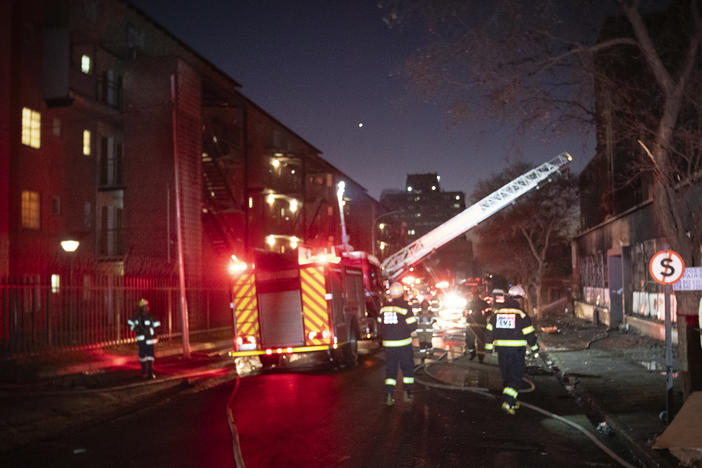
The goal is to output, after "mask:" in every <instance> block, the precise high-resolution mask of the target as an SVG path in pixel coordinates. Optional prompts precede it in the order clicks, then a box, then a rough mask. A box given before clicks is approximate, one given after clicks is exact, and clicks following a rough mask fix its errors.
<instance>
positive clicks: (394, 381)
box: [385, 379, 397, 385]
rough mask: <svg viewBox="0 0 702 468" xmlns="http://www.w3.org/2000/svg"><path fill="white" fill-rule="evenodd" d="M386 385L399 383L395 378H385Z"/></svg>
mask: <svg viewBox="0 0 702 468" xmlns="http://www.w3.org/2000/svg"><path fill="white" fill-rule="evenodd" d="M385 385H397V380H395V379H385Z"/></svg>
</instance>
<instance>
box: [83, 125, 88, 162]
mask: <svg viewBox="0 0 702 468" xmlns="http://www.w3.org/2000/svg"><path fill="white" fill-rule="evenodd" d="M83 154H84V155H85V156H90V130H83Z"/></svg>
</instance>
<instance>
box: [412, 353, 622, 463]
mask: <svg viewBox="0 0 702 468" xmlns="http://www.w3.org/2000/svg"><path fill="white" fill-rule="evenodd" d="M447 356H448V351H446V352H444V354H443V355H442V356H440V357H439V358H438V359H437V360H436V361H435V362H432V363H429V364H424V363H422V364H420V365H418V366H416V367H415V372H416V371H418V370H420V369H424V372H425V373H426V375H428V376H429V377H431V378H432V379H434V380H435V381H436V382H432V381H429V380H425V379H422V378H421V377H420V378H416V377H415V382H416V383H418V384H420V385H424V386H425V387H430V388H438V389H442V390H453V391H456V390H458V391H463V392H471V393H474V394H477V395H480V396H482V397H485V398H490V399H492V400H495V399H496V397H495V395H493V394H492V393H489V392H490V390H489V389H487V388H484V387H465V386H458V385H452V384H450V383H448V382H445V381H443V380H441V379H440V378H439V377H438V376H437V375H436V374H433V373H432V372H431V371H430V369H431V366H432V365H436V364H440V361H442V360H443V359H444V358H446V357H447ZM446 363H447V364H449V365H454V366H461V364H460V363H456V362H453V361H446ZM461 367H468V366H461ZM524 381H525V382H526V383H527V384H529V386H530V387H529V388H527V389H525V390H519V393H529V392H533V391H534V390H535V389H536V385H534V383H533V382H532V381H531V380H529V379H527V378H526V377H525V378H524ZM437 382H438V383H437ZM520 406H522V407H524V408H528V409H530V410H532V411H536V412H537V413H540V414H542V415H544V416H547V417H549V418H552V419H555V420H557V421H560V422H562V423H563V424H566V425H568V426H570V427H572V428H574V429H576V430H577V431H579V432H581V433H582V434H584V435H585V436H586V437H587V438H588V439H590V440H591V441H592V442H593V443H594V444H595V445H597V447H598V448H599V449H600V450H602V451H603V452H604V453H606V454H607V455H608V456H609V457H610V458H612V459H613V460H614V461H616V462H617V463H619V464H620V465H621V466H624V467H626V468H634V466H633V465H631V464H630V463H628V462H626V461H625V460H623V459H622V458H621V457H619V456H618V455H617V454H616V453H614V452H613V451H612V450H611V449H610V448H609V447H607V446H606V445H605V444H603V443H602V442H600V441H599V440H598V439H597V437H595V436H594V435H593V434H592V433H590V432H589V431H588V430H587V429H585V428H584V427H582V426H580V425H579V424H576V423H574V422H572V421H569V420H567V419H565V418H563V417H562V416H559V415H557V414H554V413H552V412H550V411H548V410H545V409H543V408H540V407H538V406H536V405H532V404H530V403H526V402H523V401H520Z"/></svg>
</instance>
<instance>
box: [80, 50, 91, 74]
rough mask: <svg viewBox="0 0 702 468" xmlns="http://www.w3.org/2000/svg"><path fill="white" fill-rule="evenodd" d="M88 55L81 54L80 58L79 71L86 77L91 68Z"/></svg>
mask: <svg viewBox="0 0 702 468" xmlns="http://www.w3.org/2000/svg"><path fill="white" fill-rule="evenodd" d="M91 65H92V64H91V60H90V55H86V54H83V55H81V57H80V71H82V72H83V73H85V74H86V75H88V74H90V69H91V68H92V67H91Z"/></svg>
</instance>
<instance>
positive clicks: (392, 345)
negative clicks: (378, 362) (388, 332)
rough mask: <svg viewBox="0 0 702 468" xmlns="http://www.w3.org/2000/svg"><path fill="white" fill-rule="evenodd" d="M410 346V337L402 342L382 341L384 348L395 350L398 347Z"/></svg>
mask: <svg viewBox="0 0 702 468" xmlns="http://www.w3.org/2000/svg"><path fill="white" fill-rule="evenodd" d="M409 344H412V337H410V338H405V339H404V340H383V346H385V347H386V348H397V347H398V346H407V345H409Z"/></svg>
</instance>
